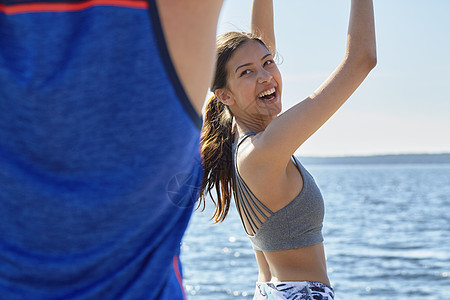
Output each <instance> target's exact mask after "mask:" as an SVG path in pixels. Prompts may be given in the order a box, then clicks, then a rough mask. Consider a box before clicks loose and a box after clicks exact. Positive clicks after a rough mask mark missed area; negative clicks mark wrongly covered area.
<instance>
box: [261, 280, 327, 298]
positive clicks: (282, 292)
mask: <svg viewBox="0 0 450 300" xmlns="http://www.w3.org/2000/svg"><path fill="white" fill-rule="evenodd" d="M266 299H268V300H333V299H334V292H333V288H331V287H330V286H328V285H326V284H324V283H320V282H312V281H284V282H276V283H274V282H257V283H256V289H255V296H254V297H253V300H266Z"/></svg>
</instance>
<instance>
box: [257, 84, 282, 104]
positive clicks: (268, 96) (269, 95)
mask: <svg viewBox="0 0 450 300" xmlns="http://www.w3.org/2000/svg"><path fill="white" fill-rule="evenodd" d="M276 98H277V90H276V89H275V88H274V87H273V88H271V89H268V90H266V91H264V92H262V93H260V94H259V95H258V100H261V101H263V102H265V103H271V102H274V101H275V100H276Z"/></svg>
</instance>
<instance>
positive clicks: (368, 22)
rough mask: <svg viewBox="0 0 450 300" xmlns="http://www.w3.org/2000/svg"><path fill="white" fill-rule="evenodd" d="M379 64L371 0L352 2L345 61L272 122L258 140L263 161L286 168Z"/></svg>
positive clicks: (256, 138)
mask: <svg viewBox="0 0 450 300" xmlns="http://www.w3.org/2000/svg"><path fill="white" fill-rule="evenodd" d="M375 65H376V46H375V26H374V13H373V3H372V0H352V2H351V12H350V21H349V28H348V36H347V51H346V53H345V56H344V59H343V60H342V62H341V64H340V65H339V66H338V67H337V69H336V70H335V71H334V72H333V73H332V74H331V75H330V77H329V78H328V79H327V80H326V81H325V82H324V83H323V84H322V85H321V86H320V87H319V88H318V89H317V90H316V91H315V92H314V93H313V94H312V95H311V96H310V97H308V98H306V99H305V100H303V101H301V102H300V103H298V104H297V105H295V106H294V107H292V108H290V109H289V110H287V111H286V112H285V113H283V114H281V115H280V116H278V117H277V118H276V119H275V120H273V121H272V122H271V123H270V124H269V126H268V127H267V128H266V130H265V131H264V132H263V133H262V134H261V135H260V136H259V137H255V139H254V141H253V144H254V147H255V148H256V149H258V150H260V151H257V152H259V153H260V154H261V155H260V158H261V159H270V160H271V162H273V165H278V166H281V167H282V166H285V165H286V164H287V162H288V161H289V159H290V157H291V155H292V154H293V153H294V152H295V151H296V150H297V149H298V148H299V147H300V146H301V145H302V144H303V143H304V142H305V141H306V140H307V139H308V138H309V137H310V136H311V135H312V134H313V133H314V132H316V130H317V129H319V128H320V127H321V126H322V125H323V124H324V123H325V122H326V121H327V120H328V119H329V118H330V117H331V116H332V115H333V114H334V113H335V112H336V111H337V110H338V108H339V107H340V106H341V105H342V104H344V102H345V101H346V100H347V99H348V98H349V97H350V96H351V94H352V93H353V92H354V91H355V90H356V89H357V88H358V86H359V85H360V84H361V83H362V81H363V80H364V79H365V78H366V76H367V75H368V74H369V72H370V71H371V70H372V69H373V68H374V67H375Z"/></svg>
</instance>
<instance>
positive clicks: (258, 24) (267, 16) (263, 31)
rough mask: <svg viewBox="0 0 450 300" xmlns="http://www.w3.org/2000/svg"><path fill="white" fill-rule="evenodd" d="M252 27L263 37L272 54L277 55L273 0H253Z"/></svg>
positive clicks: (252, 29)
mask: <svg viewBox="0 0 450 300" xmlns="http://www.w3.org/2000/svg"><path fill="white" fill-rule="evenodd" d="M250 29H251V32H252V33H253V34H255V35H256V36H259V37H261V39H262V40H263V42H264V43H265V44H266V46H267V47H268V48H269V50H270V52H271V53H272V55H275V50H276V49H275V33H274V28H273V1H272V0H253V5H252V19H251V27H250Z"/></svg>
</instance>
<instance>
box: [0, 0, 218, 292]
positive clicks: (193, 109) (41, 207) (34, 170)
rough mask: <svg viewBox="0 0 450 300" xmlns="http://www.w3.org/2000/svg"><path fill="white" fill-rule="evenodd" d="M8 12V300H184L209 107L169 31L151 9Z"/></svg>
mask: <svg viewBox="0 0 450 300" xmlns="http://www.w3.org/2000/svg"><path fill="white" fill-rule="evenodd" d="M171 2H173V1H171ZM175 2H176V1H175ZM179 2H180V1H179ZM216 2H219V3H214V4H211V5H210V7H209V8H208V7H207V8H206V9H210V10H211V11H212V12H215V13H212V16H213V17H212V19H214V16H216V17H217V15H218V9H217V8H220V1H216ZM0 3H1V5H0V86H1V89H0V299H181V298H182V297H183V296H182V294H183V291H182V288H180V285H181V275H180V270H179V266H178V252H179V243H180V240H181V237H182V235H183V233H184V230H185V228H186V226H187V223H188V220H189V217H190V215H191V211H192V206H193V201H195V199H196V195H197V192H198V189H197V186H198V184H199V182H200V180H201V166H200V159H199V155H198V137H199V125H200V119H199V117H198V107H199V105H200V103H201V101H203V99H199V97H198V95H201V93H202V91H201V88H199V87H197V86H196V87H192V86H189V88H186V92H185V90H184V89H183V85H182V83H183V84H185V85H184V86H187V85H188V84H189V82H188V81H187V80H186V76H184V75H183V71H182V70H180V69H179V67H178V66H177V61H180V59H181V57H180V56H179V54H177V53H176V51H174V50H173V49H169V50H170V54H169V51H168V49H167V47H166V44H165V41H164V33H165V34H166V37H167V38H168V44H169V48H171V46H170V44H171V43H172V42H173V38H174V37H176V35H173V34H172V33H171V32H172V31H171V30H172V29H171V26H170V24H169V25H168V26H167V27H165V28H164V29H165V30H164V33H163V29H162V28H161V26H160V21H159V14H158V12H157V9H156V5H155V2H154V1H149V2H147V1H139V0H137V1H115V0H110V1H102V2H98V1H75V2H74V1H67V2H64V3H58V2H53V1H52V2H40V1H37V2H34V3H30V1H27V2H24V1H1V2H0ZM180 3H182V1H181V2H180ZM172 4H174V3H172ZM203 9H205V8H203ZM160 12H161V15H162V16H163V18H164V15H167V14H168V13H169V12H170V10H169V9H168V8H167V7H164V5H161V10H160ZM190 18H192V16H190ZM216 21H217V19H216ZM180 22H181V24H183V20H180ZM162 23H163V25H165V23H164V19H163V22H162ZM204 25H210V27H211V26H212V28H213V29H212V32H213V34H212V35H211V37H210V40H211V44H212V46H211V49H212V50H213V47H214V44H213V41H214V32H215V26H214V25H216V24H213V23H206V24H204ZM210 30H211V29H210ZM193 34H195V32H193ZM201 34H206V33H204V32H203V33H201ZM197 35H199V33H198V32H197ZM207 38H209V37H207ZM207 42H208V39H207V40H206V43H207ZM200 52H201V51H200ZM188 54H189V53H188ZM211 57H213V52H212V55H211ZM170 58H172V59H173V61H174V62H175V65H176V66H175V67H177V69H175V68H174V66H173V64H172V61H171V59H170ZM205 65H206V68H210V69H212V68H211V67H210V66H208V62H206V64H205ZM211 65H212V62H211ZM199 68H200V67H199ZM175 70H176V71H175ZM177 72H178V73H179V74H180V77H181V78H180V79H181V80H180V79H179V78H178V76H177ZM199 73H200V74H202V76H204V77H205V78H206V79H205V80H206V81H207V79H208V76H209V73H208V72H205V70H200V72H199ZM205 80H204V81H205ZM201 84H202V81H200V85H201ZM207 84H208V82H206V83H205V84H204V91H206V87H207ZM186 93H187V94H188V95H189V96H190V97H191V99H192V98H193V97H194V98H195V99H194V100H193V103H191V102H190V101H189V97H188V96H187V95H186Z"/></svg>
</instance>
